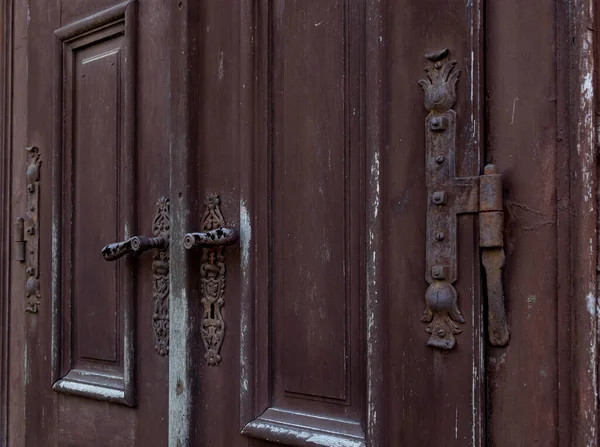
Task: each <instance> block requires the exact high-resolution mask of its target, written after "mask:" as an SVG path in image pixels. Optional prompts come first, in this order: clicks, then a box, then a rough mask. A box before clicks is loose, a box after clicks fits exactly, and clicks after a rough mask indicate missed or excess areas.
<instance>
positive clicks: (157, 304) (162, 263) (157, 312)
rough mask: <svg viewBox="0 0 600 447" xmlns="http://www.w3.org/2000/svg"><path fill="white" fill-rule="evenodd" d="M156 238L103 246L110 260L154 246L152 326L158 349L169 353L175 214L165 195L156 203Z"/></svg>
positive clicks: (143, 237) (130, 239) (153, 230)
mask: <svg viewBox="0 0 600 447" xmlns="http://www.w3.org/2000/svg"><path fill="white" fill-rule="evenodd" d="M152 235H153V237H145V236H134V237H132V238H129V239H127V240H126V241H122V242H116V243H114V244H109V245H107V246H105V247H104V248H103V249H102V257H103V258H104V259H105V260H106V261H115V260H117V259H119V258H120V257H121V256H124V255H126V254H128V253H134V254H141V253H143V252H145V251H147V250H150V249H154V259H153V261H152V289H153V291H152V295H153V296H152V298H153V304H154V312H153V313H152V327H153V329H154V336H155V338H156V345H155V349H156V352H157V353H158V354H159V355H167V354H168V353H169V290H170V289H169V250H168V249H169V241H170V237H171V214H170V206H169V199H166V198H165V197H161V198H160V199H159V200H158V202H156V215H155V216H154V220H153V221H152Z"/></svg>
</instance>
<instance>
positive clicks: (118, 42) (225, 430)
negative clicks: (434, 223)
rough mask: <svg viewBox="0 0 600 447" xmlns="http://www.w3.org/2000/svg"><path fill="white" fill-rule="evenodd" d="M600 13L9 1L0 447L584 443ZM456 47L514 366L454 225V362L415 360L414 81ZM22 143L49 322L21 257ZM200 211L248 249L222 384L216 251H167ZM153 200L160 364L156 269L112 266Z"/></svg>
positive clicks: (589, 408) (144, 228) (433, 353)
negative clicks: (160, 320)
mask: <svg viewBox="0 0 600 447" xmlns="http://www.w3.org/2000/svg"><path fill="white" fill-rule="evenodd" d="M534 3H535V4H534ZM598 6H599V5H598V2H596V1H594V0H565V1H561V2H543V3H539V2H526V1H522V0H507V1H504V0H502V1H501V0H475V1H468V2H462V1H455V0H448V1H446V2H439V1H437V2H436V1H432V0H421V1H420V2H414V1H411V0H385V1H375V0H356V1H355V0H352V1H351V0H339V1H320V0H318V1H317V0H315V1H312V2H301V1H289V0H286V1H284V0H280V1H267V0H243V1H241V2H191V1H187V0H182V1H178V2H164V1H160V0H136V1H129V2H126V3H123V0H91V1H88V0H47V1H38V2H29V4H26V2H12V1H7V2H4V3H3V4H2V5H1V6H0V19H1V20H2V23H3V33H2V34H1V35H0V48H2V49H6V50H7V51H6V52H4V53H3V54H2V55H0V87H1V89H2V90H1V91H0V111H1V113H2V119H1V120H0V133H1V139H0V141H1V145H2V146H1V147H2V157H0V210H1V211H0V212H1V213H2V221H1V223H0V229H1V230H2V231H0V233H2V234H3V235H4V236H3V237H2V238H1V239H0V253H1V254H2V256H1V257H0V272H1V273H0V290H1V291H2V292H3V293H2V295H1V296H0V314H1V315H2V318H1V319H0V354H1V356H0V358H1V360H2V361H1V362H0V375H1V380H0V445H11V446H13V445H14V446H20V445H28V446H36V447H37V446H41V445H44V446H46V445H47V446H63V445H64V446H81V445H86V446H87V445H90V446H93V445H98V446H104V445H115V446H116V445H138V446H154V445H170V446H173V447H175V446H182V445H209V446H232V447H242V446H244V447H246V446H247V447H250V446H252V447H259V446H260V447H267V446H273V445H297V446H304V445H306V446H309V445H321V446H330V447H331V446H339V445H344V446H373V447H375V446H377V447H384V446H386V447H387V446H421V445H454V446H461V447H462V446H467V445H468V446H484V445H489V446H509V445H543V446H559V445H560V446H562V445H565V446H566V445H573V446H580V445H581V446H583V445H596V444H597V443H598V439H597V438H598V433H597V422H598V416H597V405H598V404H597V399H596V397H595V396H596V395H597V387H598V384H597V363H598V362H597V355H598V354H597V312H598V310H597V309H598V303H597V297H598V294H599V292H598V290H597V287H598V281H597V277H596V276H597V264H598V262H597V256H598V248H597V247H598V242H597V237H598V236H597V231H598V218H597V206H598V205H597V198H596V197H595V194H596V189H597V186H598V182H597V167H596V152H597V148H596V146H595V145H596V143H597V141H596V140H597V136H596V135H595V132H596V121H595V120H596V117H595V110H596V109H597V108H598V107H600V100H599V99H598V98H599V96H598V95H597V94H596V84H595V82H596V79H595V67H596V64H597V63H598V58H599V57H600V56H599V54H600V50H599V49H598V48H599V46H598V45H597V42H596V37H595V31H594V29H596V28H598V24H597V21H598V19H597V17H596V15H597V9H598ZM443 48H447V49H448V50H449V51H450V57H451V59H453V60H456V61H457V66H456V68H457V69H458V70H460V77H459V80H458V84H457V102H456V105H455V107H454V110H455V111H456V115H457V145H456V146H457V168H458V169H457V174H458V175H460V176H476V175H479V174H481V172H482V168H483V166H484V164H486V163H494V164H495V165H496V167H497V169H498V171H499V172H500V173H501V174H502V179H503V195H504V224H505V234H504V244H505V250H506V266H505V269H504V281H505V292H506V308H507V313H508V319H509V326H510V332H511V338H510V341H509V343H508V345H507V346H506V347H492V346H490V345H489V343H488V342H487V339H488V337H487V327H486V324H487V321H486V320H487V318H486V315H487V307H486V293H485V288H486V282H485V279H484V278H482V269H481V266H480V248H479V246H478V242H477V241H478V237H477V236H478V234H479V225H480V222H479V219H478V218H477V217H476V216H474V215H462V216H460V217H459V219H458V231H457V234H458V279H457V281H456V283H455V286H456V289H457V290H458V294H459V298H458V305H459V308H460V309H461V311H462V313H463V315H464V317H465V320H466V321H465V323H464V324H461V325H460V329H461V330H462V332H461V333H460V334H457V336H456V338H457V344H456V347H455V348H454V349H453V350H450V351H439V350H435V349H433V348H430V347H428V346H427V340H428V338H429V334H427V333H426V332H425V327H426V325H425V324H423V323H422V322H421V315H422V313H423V310H424V309H425V300H424V297H425V290H426V289H427V282H426V280H425V278H426V272H425V265H426V262H427V261H426V246H425V243H426V235H427V226H426V225H427V221H426V219H427V215H426V214H427V213H426V210H427V200H428V197H427V190H426V173H425V166H426V165H425V149H426V148H425V144H426V141H425V132H424V130H425V129H424V122H425V117H426V116H427V111H426V110H425V108H424V104H423V91H422V90H421V88H420V87H419V85H418V84H417V81H418V80H419V79H422V77H423V67H424V66H425V65H426V63H427V61H426V59H425V57H424V56H425V54H426V53H430V52H433V51H437V50H441V49H443ZM29 145H36V146H38V147H39V148H40V150H41V153H42V180H41V182H42V196H41V197H42V203H41V210H40V223H41V227H40V228H41V232H40V237H41V262H40V266H41V272H40V278H41V286H42V296H41V303H40V310H39V312H38V313H37V314H30V313H25V312H24V311H23V303H24V280H23V279H24V277H25V272H24V265H23V264H21V263H19V262H17V261H15V260H14V259H13V257H12V255H13V253H12V251H11V250H12V248H11V246H10V245H11V244H12V235H11V234H10V232H11V231H12V222H13V220H14V217H16V216H19V215H22V214H23V211H24V210H23V207H24V204H25V197H26V194H27V192H26V190H25V182H24V167H25V165H26V153H25V151H24V149H23V148H24V147H25V146H29ZM209 194H218V195H219V197H220V210H221V212H222V215H223V217H224V219H225V221H226V223H227V226H228V227H230V228H234V229H235V230H237V231H239V242H238V243H236V244H235V245H232V246H229V247H226V248H225V249H224V251H223V253H224V263H225V264H224V265H225V271H224V275H225V278H226V283H225V289H224V290H225V291H224V295H223V300H224V305H223V307H222V310H221V312H222V315H223V318H224V321H225V327H226V330H225V335H224V338H223V344H222V346H221V350H220V356H221V361H220V362H219V364H218V365H208V364H207V362H206V360H205V357H204V354H205V348H204V345H203V340H202V337H201V333H202V332H201V331H202V328H203V326H202V315H203V304H202V303H201V301H200V300H201V295H202V287H201V280H202V274H201V272H200V264H201V257H202V253H203V252H202V250H195V251H188V250H186V249H184V247H183V243H182V241H183V237H184V235H185V233H187V232H191V231H199V230H200V229H201V225H202V219H203V213H204V210H205V205H204V200H205V198H206V197H207V195H209ZM163 195H168V196H169V197H170V200H171V210H172V238H171V242H170V246H169V253H170V256H171V264H170V269H171V275H172V276H171V281H170V287H171V299H170V303H169V305H170V315H171V322H170V341H171V349H170V353H169V356H168V357H161V356H158V355H157V353H156V351H155V347H154V345H155V340H154V332H153V329H152V324H151V322H152V317H153V312H154V310H153V307H152V291H153V288H152V267H153V260H152V256H151V255H150V254H148V253H147V254H142V255H140V256H138V257H135V258H134V257H131V256H128V257H125V258H123V259H121V260H119V261H116V262H113V263H108V262H106V261H104V260H103V259H102V258H101V256H100V249H101V247H102V246H103V245H104V244H107V243H109V242H115V241H117V240H121V239H123V238H125V237H126V235H133V234H145V235H147V234H149V233H150V229H151V227H152V221H153V217H154V213H155V202H156V200H157V199H158V198H159V197H161V196H163ZM126 233H127V234H126ZM53 272H54V274H53ZM53 275H54V276H53ZM91 385H93V386H91ZM53 387H54V389H53Z"/></svg>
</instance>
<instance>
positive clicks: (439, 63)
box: [434, 61, 442, 70]
mask: <svg viewBox="0 0 600 447" xmlns="http://www.w3.org/2000/svg"><path fill="white" fill-rule="evenodd" d="M434 66H435V68H436V69H437V70H439V69H441V68H442V63H441V62H440V61H437V62H436V63H435V65H434Z"/></svg>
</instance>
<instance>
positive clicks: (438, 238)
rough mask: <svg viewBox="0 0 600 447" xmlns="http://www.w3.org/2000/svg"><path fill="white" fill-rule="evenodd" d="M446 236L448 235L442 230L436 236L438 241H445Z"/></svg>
mask: <svg viewBox="0 0 600 447" xmlns="http://www.w3.org/2000/svg"><path fill="white" fill-rule="evenodd" d="M445 237H446V235H445V234H444V233H442V232H441V231H440V232H439V233H438V234H436V235H435V238H436V239H437V240H438V241H443V240H444V238H445Z"/></svg>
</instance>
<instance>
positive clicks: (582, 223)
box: [570, 0, 598, 446]
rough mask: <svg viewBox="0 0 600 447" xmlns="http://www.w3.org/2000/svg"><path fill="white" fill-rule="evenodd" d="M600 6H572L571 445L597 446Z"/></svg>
mask: <svg viewBox="0 0 600 447" xmlns="http://www.w3.org/2000/svg"><path fill="white" fill-rule="evenodd" d="M595 8H596V2H595V1H593V0H573V3H572V6H571V9H570V11H571V27H570V28H571V33H572V34H571V36H570V40H571V42H572V53H571V70H572V71H571V84H570V88H571V92H570V99H571V101H570V102H571V110H570V112H571V119H570V124H571V135H570V137H571V150H570V153H571V156H572V158H571V218H572V227H571V241H572V242H571V249H572V258H571V259H572V268H573V277H572V281H573V282H572V297H571V299H572V320H571V333H572V334H573V338H572V343H571V347H572V350H573V352H572V355H573V357H572V358H573V364H572V365H573V382H572V389H571V390H572V402H573V404H572V405H573V406H572V409H571V410H572V417H573V419H572V432H571V442H572V445H578V446H592V445H597V443H598V377H597V368H598V281H597V269H596V266H597V262H598V260H597V256H598V244H597V237H598V235H597V208H596V200H597V199H595V195H596V194H597V187H598V182H597V150H598V149H597V147H596V135H595V133H596V120H597V119H598V118H597V115H595V94H596V93H595V80H594V75H595V73H594V70H595V63H596V61H595V57H596V54H595V39H594V36H595V35H597V30H596V28H595V27H594V24H595V22H594V16H595Z"/></svg>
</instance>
